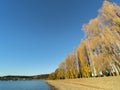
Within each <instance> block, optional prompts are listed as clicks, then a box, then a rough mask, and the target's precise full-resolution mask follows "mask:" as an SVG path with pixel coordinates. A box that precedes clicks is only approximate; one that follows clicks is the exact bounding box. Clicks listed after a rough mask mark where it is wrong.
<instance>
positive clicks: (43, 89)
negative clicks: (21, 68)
mask: <svg viewBox="0 0 120 90" xmlns="http://www.w3.org/2000/svg"><path fill="white" fill-rule="evenodd" d="M0 90H51V89H50V86H49V85H48V84H47V83H46V82H45V81H43V80H31V81H0Z"/></svg>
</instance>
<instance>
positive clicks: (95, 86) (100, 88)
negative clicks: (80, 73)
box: [47, 76, 120, 90]
mask: <svg viewBox="0 0 120 90" xmlns="http://www.w3.org/2000/svg"><path fill="white" fill-rule="evenodd" d="M47 83H48V84H49V85H51V86H52V87H53V90H120V76H114V77H112V76H111V77H94V78H80V79H65V80H47Z"/></svg>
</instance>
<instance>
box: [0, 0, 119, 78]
mask: <svg viewBox="0 0 120 90" xmlns="http://www.w3.org/2000/svg"><path fill="white" fill-rule="evenodd" d="M110 1H114V2H116V3H117V4H120V1H119V0H110ZM102 2H103V0H0V75H1V76H2V75H36V74H44V73H51V72H53V71H54V70H55V69H56V68H57V66H58V65H59V63H60V62H62V61H63V60H64V59H65V58H66V56H67V55H68V54H69V53H72V52H73V50H74V49H75V48H77V47H78V45H79V43H80V39H81V38H83V37H84V35H83V32H82V31H81V27H82V25H83V24H85V23H88V21H89V20H90V19H92V18H95V17H96V16H97V15H98V9H99V8H100V7H101V6H102Z"/></svg>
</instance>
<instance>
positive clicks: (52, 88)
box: [46, 81, 58, 90]
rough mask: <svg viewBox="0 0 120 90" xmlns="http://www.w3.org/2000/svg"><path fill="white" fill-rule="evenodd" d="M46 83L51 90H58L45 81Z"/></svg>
mask: <svg viewBox="0 0 120 90" xmlns="http://www.w3.org/2000/svg"><path fill="white" fill-rule="evenodd" d="M46 83H47V84H48V86H49V87H50V88H51V90H58V89H57V88H56V87H55V86H53V85H51V84H50V83H49V82H48V81H46Z"/></svg>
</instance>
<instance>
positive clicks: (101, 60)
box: [49, 1, 120, 79]
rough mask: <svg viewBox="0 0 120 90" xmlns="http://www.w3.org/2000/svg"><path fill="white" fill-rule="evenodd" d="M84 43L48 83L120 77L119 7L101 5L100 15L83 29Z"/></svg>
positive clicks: (52, 74) (108, 3)
mask: <svg viewBox="0 0 120 90" xmlns="http://www.w3.org/2000/svg"><path fill="white" fill-rule="evenodd" d="M83 31H84V33H85V39H83V40H81V43H80V45H79V47H78V48H77V49H76V50H75V52H74V53H73V54H70V55H68V56H67V58H66V59H65V60H64V61H63V62H62V63H61V64H60V65H59V67H58V68H57V69H56V71H55V72H53V73H51V74H50V76H49V79H69V78H71V79H72V78H82V77H92V76H104V75H106V76H108V75H112V76H113V75H120V7H119V6H118V5H116V4H115V3H110V2H108V1H104V3H103V6H102V8H101V9H100V10H99V15H98V16H97V17H96V18H95V19H92V20H90V21H89V23H88V24H86V25H83Z"/></svg>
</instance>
